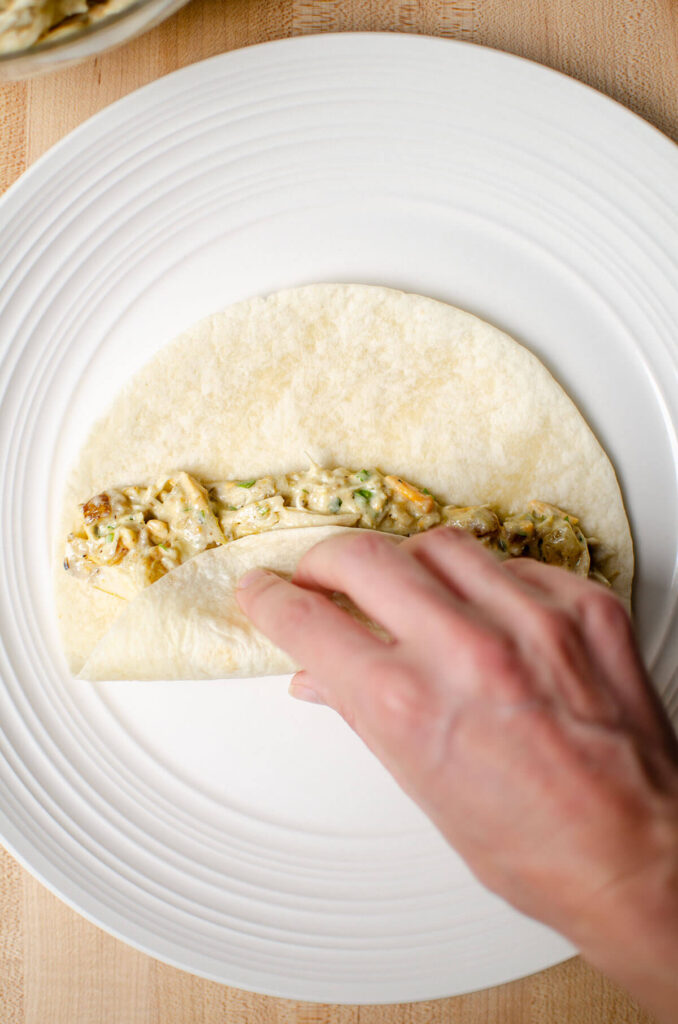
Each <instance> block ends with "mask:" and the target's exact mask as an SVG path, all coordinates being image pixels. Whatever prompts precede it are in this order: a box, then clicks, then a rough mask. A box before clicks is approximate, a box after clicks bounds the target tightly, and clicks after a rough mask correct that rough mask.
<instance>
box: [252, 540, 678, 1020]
mask: <svg viewBox="0 0 678 1024" xmlns="http://www.w3.org/2000/svg"><path fill="white" fill-rule="evenodd" d="M242 583H243V584H244V586H243V589H241V590H240V592H239V600H240V603H241V604H242V606H243V608H244V610H245V611H246V612H247V614H249V615H250V617H251V618H252V619H253V621H254V622H255V624H256V625H257V626H258V627H259V628H260V629H262V630H263V631H264V632H265V633H266V634H267V635H268V636H270V637H271V639H273V640H274V642H276V643H277V644H279V646H280V647H282V648H284V649H285V650H286V651H288V652H289V653H290V654H291V655H292V656H293V657H294V658H296V660H297V661H298V662H299V663H300V664H302V665H303V666H304V671H302V672H300V673H298V674H297V675H296V676H295V678H294V680H293V682H292V685H291V692H292V693H293V694H294V695H295V696H299V697H302V698H306V699H312V700H318V701H321V702H323V703H326V704H328V705H330V706H331V707H333V708H334V709H335V710H336V711H338V712H339V713H340V714H341V715H342V716H343V717H344V718H345V719H346V721H347V722H348V723H349V724H350V725H351V726H352V727H353V728H354V729H355V730H356V731H357V732H358V734H359V735H360V736H361V737H362V738H363V740H364V741H365V742H366V743H367V745H368V746H369V747H370V748H371V749H372V750H373V751H374V753H375V754H376V755H377V757H379V758H380V760H381V761H382V762H383V763H384V765H385V766H386V767H387V768H388V769H389V770H390V771H391V772H392V774H393V775H394V776H395V778H396V779H397V780H398V782H399V783H400V785H401V786H402V788H403V789H404V790H405V791H406V792H408V793H409V794H410V795H411V796H412V797H413V798H414V799H415V800H416V801H417V802H418V803H419V804H420V806H421V807H422V808H423V809H424V810H425V811H426V813H427V814H428V815H429V816H430V817H431V818H432V819H433V821H434V822H435V823H436V825H437V826H438V827H439V828H440V830H441V831H442V832H443V834H444V835H445V836H446V837H447V838H448V840H449V841H450V842H451V843H452V844H453V845H454V846H455V848H456V849H457V850H458V851H459V852H460V853H461V854H462V856H463V857H464V858H465V859H466V861H467V862H468V864H469V865H470V867H471V869H472V870H473V871H474V873H475V874H476V875H477V876H478V878H479V879H480V880H481V881H482V882H483V883H484V884H485V885H487V886H488V887H489V888H490V889H493V890H494V891H495V892H497V893H499V894H500V895H502V896H503V897H504V898H505V899H507V900H508V901H509V902H511V903H512V904H513V905H514V906H516V907H517V908H518V909H520V910H521V911H523V912H525V913H527V914H530V915H531V916H533V917H536V918H538V919H540V920H542V921H544V922H546V923H547V924H549V925H551V926H553V927H555V928H557V929H558V930H559V931H561V932H562V933H563V934H565V935H567V936H568V937H569V938H570V939H572V941H574V942H575V943H576V944H577V945H578V946H579V948H580V949H582V951H583V952H584V953H585V954H586V955H588V956H589V958H590V959H592V960H593V961H594V962H595V963H597V964H598V965H599V966H601V967H602V968H603V969H606V970H608V971H609V973H611V974H613V975H614V976H615V977H617V979H618V980H620V981H621V982H622V983H624V984H626V985H627V987H629V988H630V989H631V990H632V991H633V992H634V994H636V995H637V996H638V997H639V998H641V999H643V1000H644V1001H645V1003H646V1004H647V1005H648V1006H649V1007H651V1008H653V1009H654V1010H655V1012H658V1013H660V1014H664V1015H665V1019H666V1020H667V1021H669V1020H675V1019H676V1017H675V1016H667V1014H668V1013H674V1014H675V1010H674V1007H675V1006H677V1005H678V980H677V979H678V971H677V970H676V964H677V963H678V745H677V744H676V740H675V737H674V734H673V731H672V729H671V726H670V724H669V723H668V722H667V720H666V718H665V716H664V715H663V712H662V711H661V709H660V707H659V705H658V702H657V700H656V699H655V697H654V695H653V692H652V690H651V688H650V686H649V683H648V681H647V677H646V674H645V671H644V669H643V666H642V663H641V661H640V658H639V656H638V653H637V650H636V648H635V645H634V641H633V636H632V631H631V626H630V623H629V620H628V617H627V615H626V612H625V610H624V609H623V607H622V606H621V604H620V603H619V602H618V601H617V599H616V598H615V597H614V596H613V595H612V594H611V593H610V592H608V591H606V590H605V589H604V588H603V587H602V586H600V585H599V584H595V583H591V582H589V581H587V580H582V579H580V578H578V577H575V576H573V575H571V574H568V573H566V572H565V571H564V570H561V569H556V568H554V567H551V566H546V565H542V564H540V563H537V562H534V561H532V560H528V559H514V560H511V561H507V562H504V563H499V562H498V561H497V560H496V559H495V558H494V557H493V556H492V555H490V554H489V553H488V552H487V551H485V550H484V549H483V547H482V546H481V545H480V544H479V543H478V542H477V541H476V540H475V539H472V538H470V537H469V536H468V535H466V534H463V533H461V532H460V531H456V530H450V529H445V528H442V529H437V530H432V531H430V532H427V533H425V534H420V535H418V536H416V537H412V538H409V539H407V540H405V541H403V542H402V543H400V544H398V543H394V541H393V539H392V538H388V537H385V536H383V535H380V534H377V533H360V534H358V533H356V534H353V535H343V536H338V537H336V538H332V539H330V540H328V541H325V542H324V543H323V544H320V545H318V546H317V547H315V548H313V549H312V550H311V551H309V552H308V554H307V555H306V556H305V557H304V558H303V559H302V561H301V563H300V565H299V567H298V569H297V572H296V574H295V576H294V580H293V582H292V583H289V582H286V581H284V580H281V579H280V578H279V577H277V576H276V575H275V574H273V573H266V572H260V573H255V574H250V575H249V576H248V577H246V578H245V580H244V581H242ZM335 591H339V592H341V593H344V594H346V595H347V596H349V597H350V598H351V600H352V601H353V602H354V603H355V604H356V605H357V606H358V607H359V608H360V609H361V610H362V611H363V612H365V614H366V615H368V616H369V617H370V618H371V619H373V620H374V621H375V622H377V623H379V624H380V625H382V626H383V627H384V628H385V629H386V630H387V631H388V632H389V634H390V635H391V637H392V638H393V639H392V642H391V643H386V642H384V641H382V640H380V639H379V638H378V637H376V636H374V635H373V634H372V633H370V632H369V631H368V630H367V629H366V628H365V627H363V626H362V625H360V624H359V623H357V622H356V621H355V620H353V619H352V618H351V617H350V616H349V615H348V614H346V613H345V612H344V611H342V610H341V609H339V608H337V607H336V605H334V604H333V603H332V601H330V600H329V597H328V596H327V595H328V594H329V593H332V592H335Z"/></svg>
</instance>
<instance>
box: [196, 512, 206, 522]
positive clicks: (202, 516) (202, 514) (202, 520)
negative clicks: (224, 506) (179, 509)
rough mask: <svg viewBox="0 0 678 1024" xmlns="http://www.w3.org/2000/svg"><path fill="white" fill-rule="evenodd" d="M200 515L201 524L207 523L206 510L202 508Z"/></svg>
mask: <svg viewBox="0 0 678 1024" xmlns="http://www.w3.org/2000/svg"><path fill="white" fill-rule="evenodd" d="M198 515H199V516H200V522H201V523H204V522H205V510H204V509H202V508H201V509H200V512H199V513H198Z"/></svg>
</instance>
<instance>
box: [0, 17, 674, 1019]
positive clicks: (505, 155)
mask: <svg viewBox="0 0 678 1024" xmlns="http://www.w3.org/2000/svg"><path fill="white" fill-rule="evenodd" d="M677 176H678V159H677V158H676V152H675V150H674V148H673V146H672V145H671V144H670V143H669V142H668V141H667V140H666V139H665V138H664V137H662V136H661V135H660V134H659V133H658V132H656V131H654V130H653V129H652V128H651V127H649V126H648V125H647V124H645V123H644V122H642V121H640V120H638V119H637V118H635V117H634V116H633V115H631V114H629V113H628V112H627V111H626V110H624V109H623V108H621V107H619V106H617V105H615V104H614V103H613V102H611V101H610V100H608V99H605V98H604V97H602V96H600V95H598V94H596V93H595V92H592V91H590V90H589V89H587V88H585V87H584V86H582V85H579V84H578V83H576V82H574V81H571V80H569V79H567V78H564V77H561V76H560V75H557V74H555V73H553V72H552V71H548V70H546V69H544V68H542V67H539V66H537V65H533V64H530V63H527V62H525V61H521V60H518V59H516V58H514V57H509V56H506V55H504V54H501V53H496V52H493V51H490V50H484V49H481V48H478V47H474V46H470V45H467V44H459V43H452V42H447V41H442V40H435V39H427V38H419V37H415V36H395V35H388V36H380V35H346V36H317V37H310V38H302V39H296V40H293V41H284V42H276V43H269V44H266V45H264V46H258V47H255V48H253V49H249V50H243V51H239V52H236V53H229V54H225V55H224V56H221V57H217V58H214V59H213V60H210V61H207V62H205V63H203V64H198V65H194V66H193V67H189V68H187V69H185V70H182V71H179V72H177V73H176V74H173V75H171V76H169V77H168V78H164V79H162V80H161V81H159V82H156V83H155V84H153V85H150V86H148V87H147V88H145V89H142V90H141V91H139V92H137V93H134V94H133V95H131V96H129V97H127V98H126V99H124V100H122V101H121V102H119V103H117V104H115V105H114V106H112V107H110V108H109V109H107V110H106V111H104V112H103V113H102V114H99V115H98V116H97V117H95V118H93V119H92V120H91V121H88V122H87V123H86V124H85V125H83V126H82V127H81V128H79V129H78V130H77V131H76V132H74V133H73V134H72V135H70V136H69V137H68V138H67V139H65V140H64V141H63V142H61V143H60V144H59V145H58V146H56V147H55V148H54V149H53V150H52V151H51V152H50V153H48V154H47V155H46V156H45V157H44V158H43V159H42V160H40V161H39V162H38V163H37V164H36V165H35V166H34V167H33V168H32V169H31V170H30V171H29V172H28V174H26V175H25V176H24V178H23V179H22V180H21V181H20V182H19V183H18V184H17V185H16V186H15V187H14V188H13V189H12V190H11V191H10V192H9V194H8V195H7V196H6V198H5V199H4V201H3V202H2V205H0V218H1V227H2V240H3V246H2V254H1V255H0V317H1V321H0V322H1V323H2V328H3V330H2V344H3V351H2V356H3V361H2V365H1V367H0V371H1V377H0V387H1V389H2V395H3V397H2V406H1V408H0V436H1V437H2V438H3V450H4V452H5V458H4V460H3V464H2V467H1V469H0V473H1V484H2V513H1V515H0V530H1V539H0V543H1V548H0V555H1V557H2V566H3V572H2V574H0V622H1V627H2V649H1V653H0V656H1V670H2V686H1V689H0V723H1V733H0V748H1V750H0V752H1V757H0V812H1V813H0V831H1V834H2V836H3V839H4V841H5V842H6V844H7V846H8V847H9V849H10V850H11V851H12V852H13V853H14V854H15V855H16V856H17V857H18V858H19V859H20V860H21V861H22V862H23V863H24V864H25V865H26V866H27V867H28V868H29V869H30V870H31V871H32V872H34V873H35V874H36V875H37V876H38V877H39V878H40V879H41V880H42V881H43V882H44V883H45V884H46V885H48V886H49V887H50V888H51V889H53V891H54V892H56V893H57V894H58V895H60V896H61V897H62V898H63V899H64V900H66V901H67V902H69V903H70V904H71V905H72V906H73V907H75V908H76V909H77V910H79V911H80V912H81V913H83V914H85V915H86V916H87V917H89V918H90V919H91V920H93V921H95V922H96V923H97V924H99V925H101V926H102V927H103V928H106V929H107V930H109V931H111V932H113V933H114V934H116V935H118V936H120V937H121V938H123V939H125V940H126V941H127V942H129V943H132V944H133V945H135V946H137V947H139V948H140V949H143V950H145V951H147V952H149V953H151V954H153V955H154V956H157V957H160V958H161V959H163V960H166V961H169V962H171V963H173V964H177V965H179V966H181V967H183V968H186V969H188V970H190V971H194V972H196V973H199V974H203V975H206V976H208V977H211V978H215V979H217V980H219V981H222V982H227V983H229V984H232V985H238V986H242V987H244V988H252V989H256V990H259V991H263V992H269V993H273V994H276V995H281V996H290V997H298V998H305V999H313V1000H323V1001H331V1002H388V1001H401V1000H413V999H422V998H427V997H428V998H432V997H436V996H444V995H450V994H454V993H458V992H462V991H466V990H469V989H473V988H478V987H482V986H485V985H491V984H495V983H498V982H501V981H506V980H507V979H510V978H515V977H517V976H519V975H521V974H525V973H529V972H531V971H535V970H537V969H539V968H543V967H545V966H547V965H549V964H552V963H554V962H556V961H558V960H561V959H563V958H564V957H566V956H568V955H569V954H570V952H571V950H570V947H569V946H568V945H567V944H566V943H565V942H564V941H563V940H562V939H560V938H559V937H558V936H556V935H554V934H552V933H551V932H549V931H548V930H547V929H545V928H543V927H541V926H540V925H537V924H535V923H533V922H531V921H528V920H526V919H524V918H522V917H520V916H519V915H518V914H516V913H514V912H513V911H512V910H510V909H509V908H508V907H507V906H505V905H504V904H503V903H502V902H501V901H500V900H499V899H497V898H495V897H494V896H491V895H489V894H488V893H487V892H485V891H484V890H483V889H482V888H481V887H480V886H479V885H478V884H477V883H476V882H475V881H474V879H473V878H472V877H471V875H470V873H469V872H468V870H467V869H466V868H465V867H464V865H463V864H462V863H461V861H460V860H459V859H458V858H457V856H456V855H455V854H454V853H453V852H452V851H451V850H450V849H449V848H448V847H447V846H446V844H445V843H444V842H443V840H442V839H441V838H440V837H439V836H438V834H437V833H436V832H435V830H434V829H433V827H432V826H431V825H430V824H429V823H428V822H427V820H426V819H425V818H424V817H423V815H422V814H421V813H420V812H419V811H418V810H417V808H416V807H414V805H413V804H411V802H410V801H409V800H408V799H406V798H405V797H404V796H403V795H402V793H401V792H400V791H399V790H398V788H397V787H396V785H395V784H394V783H393V782H392V781H391V779H390V778H389V777H388V776H387V775H386V773H385V772H384V771H383V770H382V769H381V768H380V766H379V765H378V764H377V762H376V761H375V760H374V758H373V757H372V756H371V755H370V754H369V753H368V752H367V751H366V750H365V748H364V747H363V746H362V745H361V743H360V742H359V741H358V740H357V739H356V738H355V736H353V735H352V733H351V732H350V731H349V730H348V728H346V727H345V726H344V724H343V723H342V722H341V721H340V720H339V719H338V718H336V717H334V716H333V715H332V713H331V712H329V711H328V710H326V709H320V708H317V707H310V706H305V705H302V704H298V703H295V702H293V701H291V700H289V699H288V697H287V696H286V680H285V679H264V680H244V681H231V682H214V683H190V682H186V683H155V684H153V683H150V684H149V683H143V684H140V683H128V684H109V685H101V686H92V685H90V684H88V683H83V682H80V681H77V680H74V679H72V678H70V677H69V675H68V673H67V671H66V670H65V667H64V664H63V660H62V656H61V653H60V647H59V641H58V637H57V634H56V629H55V624H54V616H53V608H52V601H51V593H50V583H49V562H50V531H51V528H52V525H53V518H54V511H55V509H57V508H58V505H59V500H60V493H61V489H62V486H63V482H64V479H65V475H66V473H67V470H68V466H69V463H70V462H71V461H72V460H73V458H74V457H75V455H76V453H77V450H78V448H79V446H80V444H81V443H82V440H83V438H84V437H85V434H86V432H87V430H88V429H89V426H90V425H91V423H92V421H93V420H94V418H96V417H97V415H98V414H99V413H100V412H101V410H102V409H103V408H104V407H105V406H106V405H107V404H108V403H109V402H110V400H111V399H112V397H113V396H114V395H115V394H116V393H117V391H118V390H119V388H120V387H121V386H122V384H123V383H124V381H125V380H126V379H127V378H128V377H129V376H130V374H132V373H134V371H135V370H136V369H137V368H138V367H139V366H140V365H141V364H142V363H143V362H145V361H146V360H147V359H148V358H149V356H150V355H151V354H152V353H153V352H155V351H156V350H157V349H158V348H159V346H161V345H163V344H164V343H165V342H166V341H167V340H169V339H170V338H172V337H173V336H174V335H176V334H177V333H179V332H180V331H181V330H183V329H184V328H185V327H187V326H188V325H190V324H191V323H193V322H194V321H195V320H197V319H199V318H200V317H202V316H204V315H205V314H207V313H210V312H212V311H214V310H218V309H220V308H222V307H224V306H226V305H227V304H229V303H231V302H233V301H235V300H238V299H241V298H244V297H246V296H250V295H254V294H259V293H265V292H269V291H271V290H274V289H277V288H280V287H284V286H289V285H296V284H300V283H303V282H310V281H362V282H371V283H378V284H386V285H391V286H395V287H401V288H404V289H407V290H411V291H416V292H421V293H424V294H426V295H432V296H434V297H437V298H440V299H445V300H447V301H449V302H452V303H454V304H455V305H458V306H461V307H463V308H465V309H468V310H471V311H472V312H474V313H476V314H479V315H480V316H481V317H484V318H485V319H487V320H489V321H491V322H493V323H495V324H497V325H498V326H499V327H501V328H503V329H505V330H507V331H508V332H509V333H511V334H512V335H514V336H515V337H516V338H518V339H519V340H520V341H522V342H523V343H525V344H526V345H528V346H529V347H530V348H531V349H532V350H533V351H534V352H536V353H537V354H538V355H539V356H540V357H541V358H542V359H543V360H544V361H545V362H546V363H547V365H548V366H550V367H551V368H552V370H553V372H554V373H555V374H556V376H557V377H558V379H559V380H560V381H561V382H562V384H563V385H564V386H565V388H566V389H567V390H568V391H569V392H570V394H571V395H572V396H573V397H574V399H575V400H576V401H577V402H578V404H579V406H580V408H581V409H582V410H583V411H584V413H585V415H586V416H587V418H588V420H589V422H590V423H591V424H592V426H593V428H594V429H595V430H596V432H597V433H598V436H599V438H600V439H601V441H602V443H603V444H604V446H605V447H606V449H607V451H608V452H609V454H610V456H611V458H612V460H613V462H614V464H615V466H616V467H617V469H618V471H619V475H620V480H621V483H622V486H623V489H624V492H625V496H626V501H627V507H628V510H629V513H630V516H631V520H632V525H633V528H634V532H635V538H636V546H637V554H638V575H637V585H636V611H637V620H638V626H639V634H640V638H641V642H642V645H643V649H644V652H645V654H646V656H647V658H648V660H649V661H650V662H651V664H652V667H653V671H654V675H655V679H656V681H657V684H658V685H659V686H660V688H661V689H662V690H663V692H664V694H665V695H666V697H667V700H669V701H672V703H673V708H674V709H675V707H676V704H677V703H678V696H677V694H678V687H677V686H676V682H675V680H673V674H674V672H675V669H676V667H677V666H678V656H677V654H678V651H677V648H676V640H675V639H674V640H673V641H672V640H671V634H672V632H673V636H674V637H678V629H676V628H675V626H676V623H675V618H676V609H675V592H676V588H675V585H674V582H673V577H674V571H675V566H676V525H675V524H676V522H677V521H678V517H677V514H676V513H677V488H676V474H675V465H676V462H675V452H676V431H675V424H676V422H677V412H678V409H677V403H678V384H677V378H676V371H677V368H678V367H677V363H676V356H675V340H674V335H675V324H676V322H678V294H677V292H676V281H678V275H677V274H676V267H675V258H676V253H678V231H677V224H676V214H675V182H676V178H677ZM195 357H196V359H200V352H199V351H196V355H195ZM360 372H363V368H361V367H356V373H360ZM225 399H226V400H227V396H225ZM167 415H168V416H171V415H172V410H171V409H168V410H167ZM318 415H322V410H318ZM567 443H568V439H567V438H565V437H564V438H563V444H567ZM459 784H460V785H464V780H463V779H460V780H459ZM516 828H520V822H516Z"/></svg>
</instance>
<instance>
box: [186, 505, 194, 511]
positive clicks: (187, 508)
mask: <svg viewBox="0 0 678 1024" xmlns="http://www.w3.org/2000/svg"><path fill="white" fill-rule="evenodd" d="M192 507H193V506H192V505H184V512H190V511H191V508H192Z"/></svg>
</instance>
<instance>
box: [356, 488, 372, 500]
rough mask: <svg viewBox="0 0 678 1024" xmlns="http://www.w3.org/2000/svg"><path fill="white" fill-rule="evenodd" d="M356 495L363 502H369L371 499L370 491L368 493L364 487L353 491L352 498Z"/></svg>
mask: <svg viewBox="0 0 678 1024" xmlns="http://www.w3.org/2000/svg"><path fill="white" fill-rule="evenodd" d="M356 494H359V495H360V497H361V498H364V499H365V501H369V500H370V498H371V497H372V491H368V490H367V488H365V487H359V488H358V490H357V491H354V492H353V497H354V498H355V496H356Z"/></svg>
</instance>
